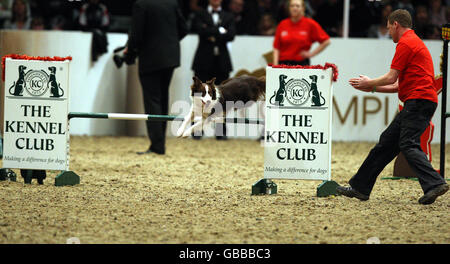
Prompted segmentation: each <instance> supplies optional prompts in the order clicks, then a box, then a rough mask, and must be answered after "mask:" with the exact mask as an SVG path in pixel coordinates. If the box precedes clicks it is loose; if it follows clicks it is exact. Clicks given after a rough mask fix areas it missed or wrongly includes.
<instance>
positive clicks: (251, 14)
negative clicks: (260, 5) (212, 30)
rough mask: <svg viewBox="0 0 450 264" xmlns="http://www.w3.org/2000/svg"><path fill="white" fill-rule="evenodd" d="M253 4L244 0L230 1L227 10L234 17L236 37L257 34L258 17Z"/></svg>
mask: <svg viewBox="0 0 450 264" xmlns="http://www.w3.org/2000/svg"><path fill="white" fill-rule="evenodd" d="M252 4H255V3H254V2H249V1H248V0H247V2H244V0H230V4H229V5H228V9H229V10H230V12H231V14H233V17H234V24H235V26H236V35H256V34H257V33H258V17H257V15H258V14H257V12H255V9H256V5H255V6H252Z"/></svg>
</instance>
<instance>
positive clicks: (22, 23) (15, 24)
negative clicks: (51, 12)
mask: <svg viewBox="0 0 450 264" xmlns="http://www.w3.org/2000/svg"><path fill="white" fill-rule="evenodd" d="M11 12H12V14H11V19H8V20H6V21H5V22H4V24H3V28H4V29H30V27H31V12H30V6H29V4H28V1H27V0H14V1H13V3H12V7H11Z"/></svg>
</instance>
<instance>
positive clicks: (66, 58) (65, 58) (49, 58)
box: [2, 54, 72, 81]
mask: <svg viewBox="0 0 450 264" xmlns="http://www.w3.org/2000/svg"><path fill="white" fill-rule="evenodd" d="M7 58H11V59H14V60H38V61H65V60H70V61H71V60H72V57H71V56H67V57H57V56H55V57H32V56H28V55H18V54H9V55H5V56H3V58H2V80H3V81H5V61H6V59H7Z"/></svg>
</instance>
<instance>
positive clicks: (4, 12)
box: [0, 0, 13, 28]
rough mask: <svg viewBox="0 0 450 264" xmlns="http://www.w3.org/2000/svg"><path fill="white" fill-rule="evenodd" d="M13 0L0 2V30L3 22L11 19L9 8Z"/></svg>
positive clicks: (1, 0)
mask: <svg viewBox="0 0 450 264" xmlns="http://www.w3.org/2000/svg"><path fill="white" fill-rule="evenodd" d="M12 2H13V0H0V28H1V27H2V26H3V23H4V22H5V20H7V19H10V18H11V6H12Z"/></svg>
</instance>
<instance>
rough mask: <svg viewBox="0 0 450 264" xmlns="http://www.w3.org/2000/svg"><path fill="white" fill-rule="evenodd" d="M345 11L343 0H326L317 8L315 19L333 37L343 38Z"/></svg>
mask: <svg viewBox="0 0 450 264" xmlns="http://www.w3.org/2000/svg"><path fill="white" fill-rule="evenodd" d="M343 10H344V6H343V1H342V0H324V2H323V3H322V4H321V5H319V6H318V7H317V12H316V16H315V17H314V19H315V20H316V21H317V22H318V23H319V24H320V25H321V26H322V27H323V29H324V30H325V32H327V34H328V35H329V36H331V37H340V36H342V13H343ZM384 26H385V27H386V25H384Z"/></svg>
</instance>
